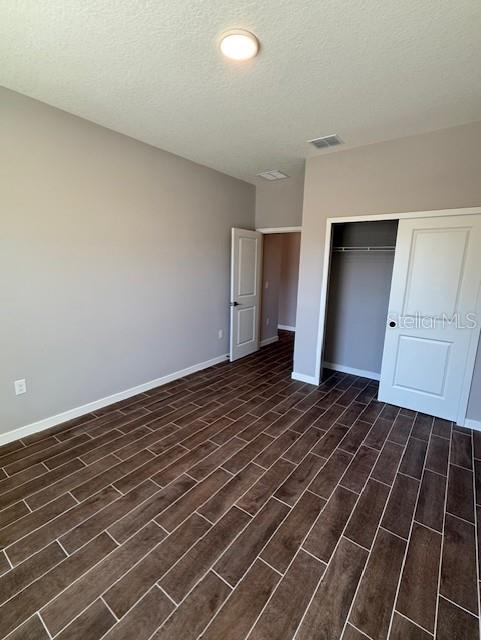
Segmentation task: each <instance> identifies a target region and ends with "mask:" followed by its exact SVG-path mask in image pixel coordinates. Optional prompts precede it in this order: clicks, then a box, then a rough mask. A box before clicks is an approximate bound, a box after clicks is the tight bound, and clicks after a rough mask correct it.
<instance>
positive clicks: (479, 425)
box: [464, 418, 481, 431]
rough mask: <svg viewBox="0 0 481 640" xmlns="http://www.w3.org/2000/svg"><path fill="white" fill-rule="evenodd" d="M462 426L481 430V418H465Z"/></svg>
mask: <svg viewBox="0 0 481 640" xmlns="http://www.w3.org/2000/svg"><path fill="white" fill-rule="evenodd" d="M464 426H465V427H467V428H468V429H474V431H481V420H473V419H472V418H466V420H465V421H464Z"/></svg>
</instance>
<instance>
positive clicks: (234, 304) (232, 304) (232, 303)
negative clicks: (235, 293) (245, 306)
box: [230, 302, 239, 307]
mask: <svg viewBox="0 0 481 640" xmlns="http://www.w3.org/2000/svg"><path fill="white" fill-rule="evenodd" d="M230 306H231V307H238V306H239V303H238V302H231V303H230Z"/></svg>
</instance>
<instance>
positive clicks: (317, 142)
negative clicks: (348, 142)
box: [308, 134, 342, 149]
mask: <svg viewBox="0 0 481 640" xmlns="http://www.w3.org/2000/svg"><path fill="white" fill-rule="evenodd" d="M308 142H310V143H311V144H313V145H314V146H315V147H316V149H327V148H328V147H337V145H338V144H342V140H341V138H340V137H339V136H338V135H336V134H334V135H332V136H323V137H322V138H314V140H308Z"/></svg>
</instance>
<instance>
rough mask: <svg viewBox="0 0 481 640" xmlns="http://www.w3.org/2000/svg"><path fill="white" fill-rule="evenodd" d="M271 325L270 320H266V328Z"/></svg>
mask: <svg viewBox="0 0 481 640" xmlns="http://www.w3.org/2000/svg"><path fill="white" fill-rule="evenodd" d="M270 323H271V319H270V318H266V327H268V326H269V325H270Z"/></svg>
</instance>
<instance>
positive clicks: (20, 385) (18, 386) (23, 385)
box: [13, 378, 27, 396]
mask: <svg viewBox="0 0 481 640" xmlns="http://www.w3.org/2000/svg"><path fill="white" fill-rule="evenodd" d="M13 384H14V385H15V395H16V396H20V395H22V393H27V381H26V380H25V378H23V380H15V382H14V383H13Z"/></svg>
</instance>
